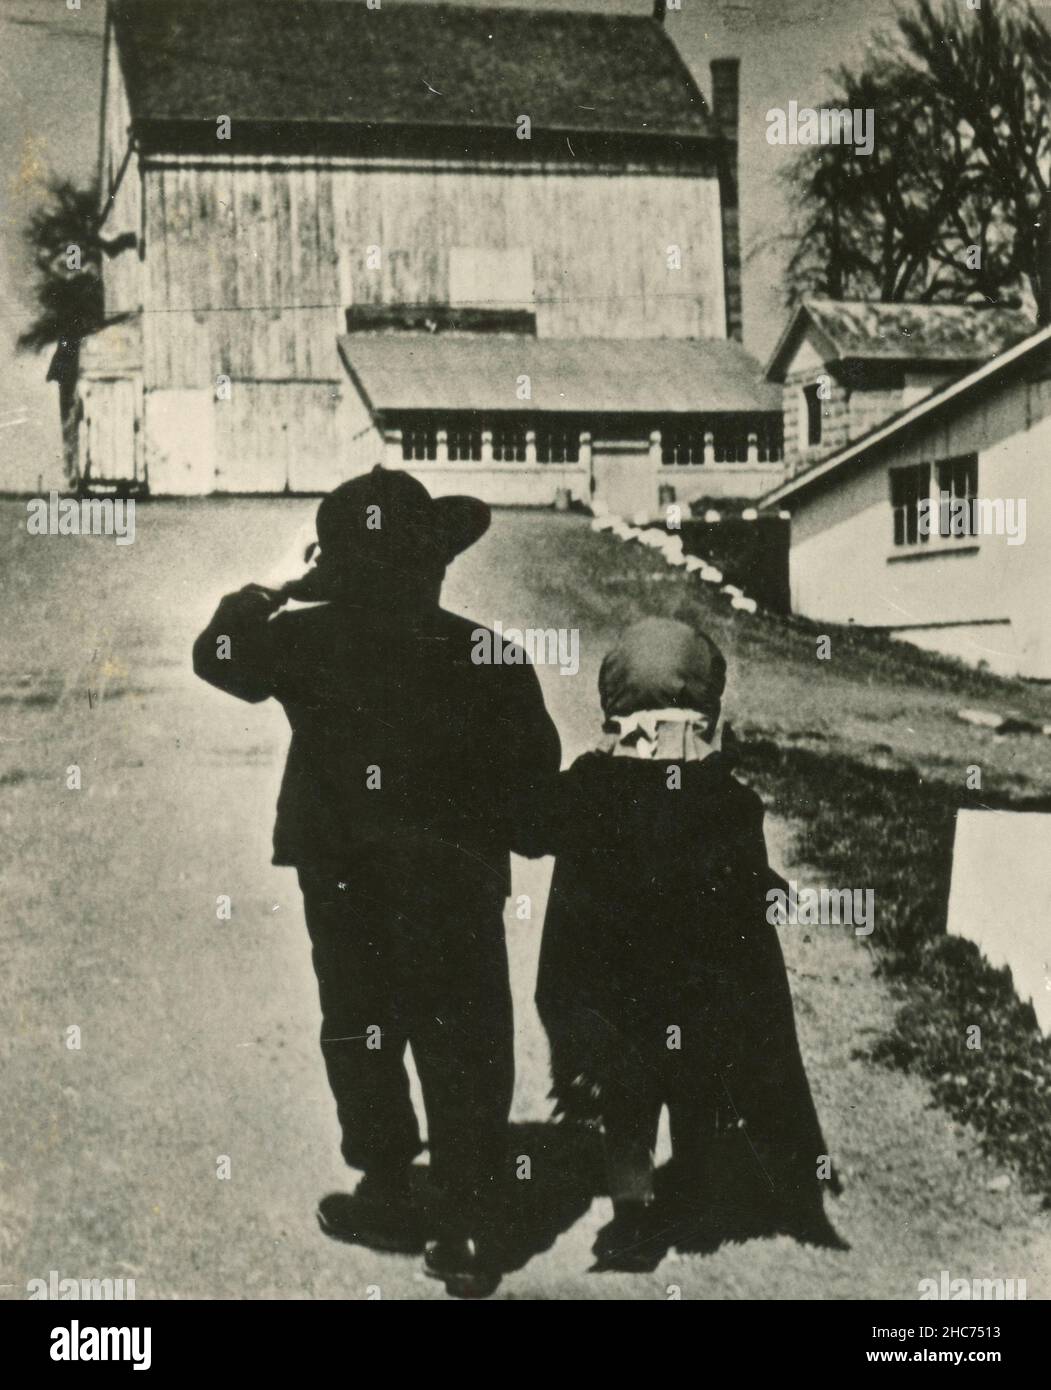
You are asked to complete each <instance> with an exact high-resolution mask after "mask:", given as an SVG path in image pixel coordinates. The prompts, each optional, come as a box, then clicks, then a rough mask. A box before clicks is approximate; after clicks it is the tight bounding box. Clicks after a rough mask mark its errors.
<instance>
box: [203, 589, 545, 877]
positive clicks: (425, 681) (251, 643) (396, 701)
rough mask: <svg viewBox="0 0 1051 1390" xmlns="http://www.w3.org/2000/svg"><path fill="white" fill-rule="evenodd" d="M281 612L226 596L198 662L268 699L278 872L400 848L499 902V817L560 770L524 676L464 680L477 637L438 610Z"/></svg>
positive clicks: (505, 833)
mask: <svg viewBox="0 0 1051 1390" xmlns="http://www.w3.org/2000/svg"><path fill="white" fill-rule="evenodd" d="M280 603H281V600H280V599H275V598H268V597H267V595H266V593H265V592H264V591H261V590H258V589H252V588H249V589H246V590H242V591H240V592H239V593H236V594H231V595H228V596H227V597H226V598H224V599H223V600H222V602H221V603H220V605H219V608H218V610H217V611H216V613H215V616H214V617H213V618H212V621H211V622H210V623H209V624H208V626H207V627H206V628H205V630H204V631H203V632H202V633H201V635H200V637H198V639H197V641H196V643H195V644H194V650H193V661H194V670H195V671H196V672H197V674H198V675H199V676H201V677H202V678H203V679H204V680H206V681H209V682H211V684H212V685H215V686H218V687H219V689H220V690H225V691H228V692H229V693H230V694H232V695H236V696H238V697H239V698H240V699H242V700H249V701H253V702H255V701H260V700H265V699H266V698H267V697H268V696H273V697H274V698H275V699H277V700H279V701H280V703H281V704H282V705H283V706H284V710H285V713H286V715H287V716H288V721H289V723H290V725H291V726H292V744H291V748H290V749H289V754H288V763H287V766H286V768H285V776H284V781H283V783H282V787H281V795H280V799H279V801H278V810H277V824H276V826H275V828H274V862H275V863H276V864H295V865H297V866H299V867H309V868H327V869H332V870H333V871H335V872H342V871H348V870H351V869H352V868H353V866H354V864H355V863H356V862H359V860H360V856H361V855H362V854H368V853H369V852H370V851H371V850H375V849H376V847H378V846H380V847H381V846H383V845H389V844H390V843H392V842H393V841H395V840H396V841H398V842H399V843H401V844H402V845H403V846H404V843H405V842H406V841H407V840H408V841H410V842H412V841H415V842H418V844H419V846H420V852H421V854H426V856H427V859H428V863H430V864H431V865H432V866H434V867H435V868H436V867H437V866H436V865H435V864H434V859H435V854H437V856H438V859H439V860H441V861H442V865H443V871H444V872H447V873H454V874H456V875H458V876H462V877H463V879H464V880H465V881H469V880H470V878H471V876H472V875H473V876H474V877H476V878H477V877H479V876H480V877H482V878H483V879H484V880H486V881H487V882H488V883H489V884H490V885H491V884H492V883H493V881H494V876H495V877H496V879H497V880H498V881H499V883H500V885H501V887H502V890H503V892H504V894H505V895H506V893H507V891H508V888H509V853H508V850H509V845H510V840H511V830H510V824H509V814H510V813H509V808H510V807H511V806H512V805H513V804H515V803H516V802H517V800H518V799H519V798H520V796H521V795H522V794H523V792H524V790H525V788H526V787H527V786H528V785H529V784H530V783H531V782H532V781H533V780H534V779H535V778H537V777H542V776H544V775H550V774H552V773H555V772H557V770H558V765H559V759H560V749H559V740H558V734H557V733H556V731H555V727H554V725H553V724H552V722H551V719H550V718H549V716H548V714H547V711H546V709H545V707H544V701H543V697H542V696H541V693H540V686H539V683H538V681H537V678H536V673H535V671H534V670H533V669H532V668H531V667H530V666H528V665H507V664H501V665H499V666H495V665H475V664H474V662H472V660H471V652H472V647H473V646H474V645H475V643H474V641H473V634H474V633H476V632H477V631H479V630H480V629H479V628H478V627H477V626H476V625H475V624H474V623H472V622H470V621H468V619H466V618H461V617H458V616H456V615H454V614H452V613H447V612H445V611H444V610H443V609H441V608H438V607H430V608H427V609H420V610H418V611H414V612H408V613H403V614H400V615H394V614H391V613H368V612H363V611H362V610H360V609H357V608H353V607H351V606H350V605H348V604H340V603H335V602H334V603H326V604H323V605H319V606H316V607H311V608H307V609H300V610H298V611H294V612H286V613H278V614H277V615H276V616H274V613H275V610H276V609H277V607H279V606H280ZM224 635H225V636H228V637H229V638H230V655H229V659H223V658H222V657H221V656H220V655H219V654H218V645H219V643H218V639H219V638H220V637H221V636H224ZM370 769H378V770H379V787H378V788H373V789H370V788H369V786H368V781H369V778H370V775H371V777H372V780H373V781H375V777H376V774H375V772H372V773H371V774H370Z"/></svg>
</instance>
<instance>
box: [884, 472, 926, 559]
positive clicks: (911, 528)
mask: <svg viewBox="0 0 1051 1390" xmlns="http://www.w3.org/2000/svg"><path fill="white" fill-rule="evenodd" d="M930 504H931V466H930V464H929V463H918V464H914V465H913V466H912V467H909V468H892V469H891V471H890V505H891V509H892V510H893V513H894V544H895V545H917V544H919V543H921V542H923V541H926V540H929V539H930V528H929V526H921V525H920V517H921V515H922V514H923V513H924V512H926V511H928V509H929V508H930Z"/></svg>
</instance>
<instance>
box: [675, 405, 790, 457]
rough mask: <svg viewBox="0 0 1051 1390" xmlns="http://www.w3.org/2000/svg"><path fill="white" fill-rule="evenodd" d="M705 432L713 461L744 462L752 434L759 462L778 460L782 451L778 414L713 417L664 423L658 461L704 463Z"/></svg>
mask: <svg viewBox="0 0 1051 1390" xmlns="http://www.w3.org/2000/svg"><path fill="white" fill-rule="evenodd" d="M708 432H711V435H712V448H713V455H714V461H715V462H716V463H747V462H748V440H749V437H750V436H751V435H753V434H754V435H755V438H756V451H757V456H758V460H759V462H760V463H779V462H780V460H781V457H782V455H783V452H784V449H783V432H782V420H781V416H780V415H771V416H768V417H763V416H749V415H741V416H734V415H729V416H715V417H714V418H712V419H709V420H704V419H702V420H699V421H689V422H685V423H683V422H673V423H671V424H668V425H663V426H662V428H661V461H662V462H663V463H664V464H666V465H675V464H693V465H698V464H703V463H704V436H705V434H706V433H708Z"/></svg>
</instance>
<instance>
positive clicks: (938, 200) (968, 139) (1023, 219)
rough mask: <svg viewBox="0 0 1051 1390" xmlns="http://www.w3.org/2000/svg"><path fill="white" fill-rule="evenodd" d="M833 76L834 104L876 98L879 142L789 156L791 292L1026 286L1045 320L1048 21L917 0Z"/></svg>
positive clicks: (904, 294)
mask: <svg viewBox="0 0 1051 1390" xmlns="http://www.w3.org/2000/svg"><path fill="white" fill-rule="evenodd" d="M837 82H838V87H839V90H838V91H837V92H836V93H835V94H834V96H833V97H832V99H831V100H830V101H829V103H828V104H829V105H830V106H835V107H837V108H842V107H850V108H861V109H870V108H871V109H872V110H873V111H874V112H875V120H876V141H875V147H874V149H873V153H872V154H871V155H868V156H866V155H859V154H858V153H856V151H855V150H854V149H853V147H852V146H850V145H846V144H844V145H825V146H805V147H803V148H801V149H800V150H799V151H798V153H796V154H795V155H794V156H793V158H792V160H791V162H790V164H789V165H788V166H787V167H786V169H785V171H784V175H783V177H784V180H785V184H786V187H787V190H788V196H789V200H790V203H791V206H792V209H793V215H792V221H791V226H790V228H789V230H788V231H787V232H786V233H783V234H780V235H779V237H778V238H777V239H779V240H786V239H787V240H788V241H789V242H790V244H791V245H792V248H793V249H792V253H791V256H790V260H789V265H788V288H789V298H795V297H798V296H799V295H800V294H805V293H819V294H826V295H830V296H833V297H836V298H859V299H878V300H882V301H884V302H893V301H898V300H904V299H910V300H919V301H921V302H927V303H933V302H942V303H945V302H949V303H966V302H971V303H974V302H977V303H992V304H1010V305H1014V306H1017V305H1019V304H1022V303H1024V302H1026V301H1029V302H1030V303H1031V305H1032V307H1033V308H1034V309H1035V310H1036V312H1037V314H1038V315H1039V317H1040V321H1041V322H1049V321H1051V235H1049V233H1051V219H1049V217H1048V216H1047V215H1046V214H1047V210H1048V162H1049V152H1051V139H1049V128H1048V115H1047V109H1046V96H1047V93H1048V91H1049V90H1051V33H1049V32H1048V30H1047V29H1046V27H1045V26H1044V25H1043V23H1042V22H1041V21H1040V19H1039V18H1038V17H1037V15H1036V14H1035V12H1034V11H1033V10H1032V8H1031V7H1030V5H1029V3H1028V0H1010V5H1007V4H1005V3H1003V0H984V4H983V7H982V8H981V9H980V10H971V9H968V8H964V7H963V6H961V5H955V4H952V3H949V4H942V5H938V4H937V3H936V0H916V3H915V5H914V8H913V10H912V11H911V12H909V13H907V14H902V15H901V16H899V19H898V26H897V31H896V33H895V34H894V36H893V37H892V38H890V39H887V40H884V41H882V42H877V43H876V45H874V47H873V49H872V51H871V53H870V56H869V58H868V61H867V62H866V64H865V67H864V68H863V70H862V71H861V72H860V73H857V74H852V73H850V72H848V71H846V70H841V71H840V72H839V73H838V74H837ZM767 244H769V243H767Z"/></svg>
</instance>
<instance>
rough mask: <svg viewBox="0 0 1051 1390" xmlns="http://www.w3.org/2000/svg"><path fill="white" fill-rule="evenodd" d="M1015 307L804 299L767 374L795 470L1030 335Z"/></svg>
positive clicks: (1027, 323)
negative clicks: (778, 398) (776, 390)
mask: <svg viewBox="0 0 1051 1390" xmlns="http://www.w3.org/2000/svg"><path fill="white" fill-rule="evenodd" d="M1034 326H1035V325H1034V324H1033V322H1032V320H1031V319H1030V318H1029V317H1028V316H1027V315H1026V314H1024V313H1022V312H1020V311H1019V310H1015V309H1001V308H997V307H988V306H985V307H983V306H981V305H973V304H882V303H875V302H872V301H869V300H840V299H817V298H808V299H804V300H802V301H801V302H800V303H799V305H798V306H797V308H796V310H795V313H794V314H793V315H792V317H791V318H790V319H789V321H788V323H787V325H786V326H785V330H784V332H783V333H782V335H781V339H780V341H779V342H778V344H777V347H776V348H775V349H774V352H773V355H772V356H771V358H770V361H769V364H768V365H767V368H766V377H767V380H768V381H770V382H773V383H776V384H777V385H779V386H781V387H782V388H783V393H784V394H783V400H784V417H785V462H786V466H787V467H788V469H789V471H791V472H798V470H799V469H800V468H801V467H805V466H806V465H807V464H810V463H813V462H815V460H817V459H819V458H823V457H827V456H828V455H829V454H831V453H833V452H835V451H836V450H837V449H842V448H843V447H844V446H845V445H846V444H847V443H848V442H849V441H850V440H851V439H857V438H858V436H859V435H862V434H864V433H865V431H866V430H869V429H871V428H872V427H873V426H874V425H878V424H880V423H881V422H882V421H884V420H886V419H888V418H889V417H890V416H892V415H894V414H896V413H897V412H898V411H899V410H902V409H903V408H905V407H906V406H910V405H912V404H913V403H914V402H915V401H918V400H920V399H922V397H924V396H926V395H929V393H930V392H931V391H933V390H935V389H936V388H937V387H939V386H942V385H944V384H945V382H947V381H951V380H953V379H954V378H955V377H959V376H962V375H963V373H964V372H967V371H969V370H971V369H972V368H974V367H977V366H980V365H981V364H982V363H984V362H988V361H990V360H991V359H992V358H994V357H996V356H997V354H998V353H1000V352H1003V351H1004V349H1005V348H1008V347H1011V346H1012V345H1013V344H1014V343H1017V342H1019V341H1020V340H1021V339H1022V338H1025V337H1026V336H1027V335H1028V334H1030V333H1031V332H1032V331H1033V328H1034Z"/></svg>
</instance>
